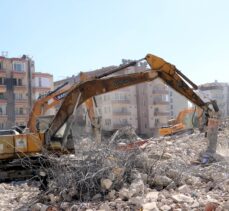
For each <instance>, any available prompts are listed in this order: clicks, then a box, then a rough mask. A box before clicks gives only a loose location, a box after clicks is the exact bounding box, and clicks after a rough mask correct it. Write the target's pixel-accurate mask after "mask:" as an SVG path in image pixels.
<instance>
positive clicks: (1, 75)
mask: <svg viewBox="0 0 229 211" xmlns="http://www.w3.org/2000/svg"><path fill="white" fill-rule="evenodd" d="M0 78H6V70H5V69H1V70H0Z"/></svg>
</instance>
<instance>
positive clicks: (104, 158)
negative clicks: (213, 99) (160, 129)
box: [0, 128, 229, 211]
mask: <svg viewBox="0 0 229 211" xmlns="http://www.w3.org/2000/svg"><path fill="white" fill-rule="evenodd" d="M228 135H229V130H228V129H226V128H224V130H223V131H220V132H219V137H218V141H219V146H218V155H217V156H216V162H214V163H211V164H209V165H202V164H201V163H199V162H197V161H198V160H199V156H200V154H201V153H202V152H203V151H204V150H206V148H207V139H206V138H205V137H204V134H201V133H199V132H197V131H195V133H193V134H191V135H182V136H177V137H165V138H162V137H161V138H157V139H156V138H151V139H149V140H147V141H146V142H144V144H143V145H141V146H140V147H138V148H134V149H130V150H126V151H123V150H118V149H117V148H116V147H114V141H112V143H110V144H109V143H106V144H101V145H95V144H93V142H92V141H91V140H89V139H87V140H86V139H84V140H82V142H80V143H79V144H78V145H77V146H76V154H75V155H74V156H73V155H71V156H67V155H64V156H61V157H60V158H55V157H50V160H51V163H52V168H51V169H49V170H46V173H47V175H48V176H49V178H48V180H49V185H48V187H47V190H46V191H45V192H42V193H41V194H39V195H38V196H37V197H35V198H34V199H35V200H36V199H37V201H36V203H34V201H31V203H30V206H27V207H28V210H34V211H35V210H72V211H73V210H88V211H90V210H105V211H108V210H140V209H143V210H156V211H157V210H162V211H164V210H165V211H166V210H167V211H172V210H173V211H183V210H196V211H199V210H206V211H213V210H229V158H228V157H226V156H228V155H229V150H228V149H229V148H228V141H229V140H228ZM133 140H134V138H133ZM133 140H132V141H133ZM135 140H136V141H139V140H140V139H135ZM122 142H123V140H122ZM117 143H119V141H117ZM131 143H133V142H131ZM223 156H224V157H223ZM0 190H1V189H0ZM34 199H33V200H34ZM12 200H14V201H16V200H17V199H12ZM32 202H33V203H32ZM14 203H18V202H14ZM24 207H25V206H24ZM9 210H10V209H9Z"/></svg>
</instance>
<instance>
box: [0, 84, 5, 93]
mask: <svg viewBox="0 0 229 211" xmlns="http://www.w3.org/2000/svg"><path fill="white" fill-rule="evenodd" d="M0 92H6V86H5V85H2V84H1V85H0Z"/></svg>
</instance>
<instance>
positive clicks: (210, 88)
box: [199, 81, 229, 118]
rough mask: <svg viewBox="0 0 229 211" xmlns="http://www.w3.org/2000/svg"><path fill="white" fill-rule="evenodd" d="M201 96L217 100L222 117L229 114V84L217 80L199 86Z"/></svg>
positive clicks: (205, 98)
mask: <svg viewBox="0 0 229 211" xmlns="http://www.w3.org/2000/svg"><path fill="white" fill-rule="evenodd" d="M199 90H200V91H201V93H200V94H201V96H202V98H204V100H205V101H209V100H211V99H212V100H216V101H217V104H218V106H219V109H220V115H221V117H222V118H226V117H228V116H229V84H228V83H220V82H218V81H215V82H213V83H206V84H202V85H200V86H199Z"/></svg>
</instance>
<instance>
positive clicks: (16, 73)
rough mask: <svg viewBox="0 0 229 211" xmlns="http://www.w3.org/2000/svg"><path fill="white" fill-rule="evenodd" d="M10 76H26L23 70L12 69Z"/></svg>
mask: <svg viewBox="0 0 229 211" xmlns="http://www.w3.org/2000/svg"><path fill="white" fill-rule="evenodd" d="M12 76H13V78H24V77H26V72H25V71H15V70H14V71H12Z"/></svg>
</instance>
